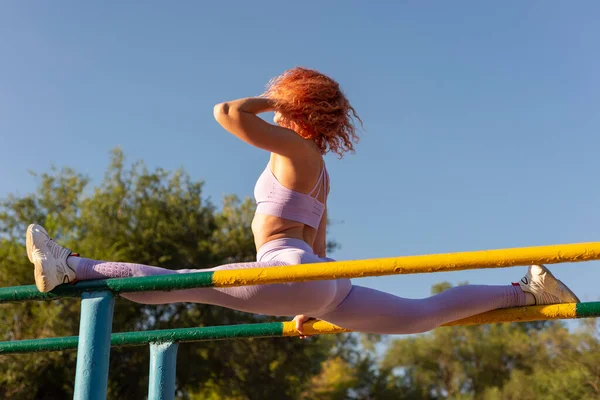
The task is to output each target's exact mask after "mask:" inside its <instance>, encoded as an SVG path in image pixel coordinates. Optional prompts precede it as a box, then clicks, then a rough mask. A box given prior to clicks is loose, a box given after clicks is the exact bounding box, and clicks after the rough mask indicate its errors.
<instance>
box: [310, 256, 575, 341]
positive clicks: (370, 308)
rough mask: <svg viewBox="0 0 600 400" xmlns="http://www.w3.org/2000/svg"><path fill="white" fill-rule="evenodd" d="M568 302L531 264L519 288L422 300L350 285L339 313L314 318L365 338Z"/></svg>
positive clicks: (477, 288)
mask: <svg viewBox="0 0 600 400" xmlns="http://www.w3.org/2000/svg"><path fill="white" fill-rule="evenodd" d="M528 297H529V298H530V299H531V301H528ZM570 302H579V299H578V298H577V296H575V294H574V293H573V292H571V290H570V289H569V288H568V287H566V286H565V285H564V284H563V283H562V282H560V281H559V280H557V279H556V278H555V277H554V276H553V275H552V273H551V272H550V271H549V270H548V269H547V268H546V267H544V266H543V265H542V266H539V265H532V266H530V267H529V270H528V273H527V275H526V276H525V277H524V278H523V279H522V280H521V281H520V282H519V284H513V285H504V286H484V285H467V286H458V287H454V288H451V289H448V290H446V291H444V292H442V293H439V294H437V295H435V296H431V297H428V298H425V299H405V298H402V297H398V296H394V295H391V294H389V293H384V292H380V291H378V290H374V289H370V288H365V287H361V286H353V287H352V290H351V291H350V294H349V295H348V296H347V297H346V298H345V299H344V300H343V301H342V302H341V303H340V304H339V305H338V306H337V308H335V309H334V310H333V311H331V312H329V313H327V314H324V315H318V316H315V317H318V318H320V319H322V320H324V321H327V322H330V323H332V324H335V325H338V326H341V327H344V328H347V329H351V330H356V331H360V332H365V333H378V334H409V333H421V332H427V331H429V330H432V329H434V328H437V327H439V326H440V325H443V324H445V323H448V322H451V321H456V320H459V319H462V318H466V317H470V316H473V315H476V314H480V313H483V312H486V311H491V310H495V309H498V308H509V307H519V306H525V305H531V304H553V303H570Z"/></svg>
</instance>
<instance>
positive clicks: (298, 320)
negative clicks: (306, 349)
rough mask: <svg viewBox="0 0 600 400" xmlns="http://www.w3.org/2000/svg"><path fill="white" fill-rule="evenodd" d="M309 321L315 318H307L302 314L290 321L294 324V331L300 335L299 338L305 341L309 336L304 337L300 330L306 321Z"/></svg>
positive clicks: (302, 331)
mask: <svg viewBox="0 0 600 400" xmlns="http://www.w3.org/2000/svg"><path fill="white" fill-rule="evenodd" d="M311 319H315V318H312V317H309V316H307V315H304V314H300V315H296V316H295V317H294V319H293V320H292V321H295V322H296V330H297V331H298V332H300V333H301V335H300V336H299V337H300V339H305V338H307V337H309V336H310V335H304V329H303V328H302V324H303V323H305V322H307V321H310V320H311Z"/></svg>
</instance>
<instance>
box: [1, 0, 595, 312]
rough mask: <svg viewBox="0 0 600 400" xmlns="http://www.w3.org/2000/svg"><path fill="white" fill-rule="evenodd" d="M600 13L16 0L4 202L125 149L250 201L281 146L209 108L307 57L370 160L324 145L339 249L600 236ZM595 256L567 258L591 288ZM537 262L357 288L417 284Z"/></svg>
mask: <svg viewBox="0 0 600 400" xmlns="http://www.w3.org/2000/svg"><path fill="white" fill-rule="evenodd" d="M599 20H600V4H599V3H598V2H595V1H583V0H581V1H578V2H559V1H555V2H546V1H526V2H523V1H504V2H495V3H491V2H479V1H455V2H417V1H405V2H367V1H331V2H322V1H320V2H317V1H303V2H281V1H279V2H276V1H255V2H237V1H228V2H210V3H209V2H200V1H179V2H171V3H167V2H161V1H147V2H143V4H141V2H102V4H101V3H100V2H77V1H62V2H37V3H36V4H35V5H33V3H28V2H20V1H14V0H9V1H4V2H2V4H1V5H0V57H1V60H2V62H0V137H1V142H0V143H1V147H0V148H1V149H2V152H1V157H0V197H5V196H6V195H8V194H9V193H16V194H26V193H28V192H30V191H32V190H34V188H35V186H36V181H35V180H34V179H33V178H32V177H31V176H30V175H29V174H28V170H33V171H38V172H41V171H45V170H47V169H48V168H49V167H50V165H51V164H55V165H57V166H59V167H61V166H70V167H73V168H75V169H77V170H79V171H81V172H84V173H87V174H89V175H90V177H91V178H92V179H93V182H94V183H98V182H99V181H100V180H101V179H102V176H103V173H104V170H105V168H106V166H107V163H108V156H109V152H110V150H111V149H113V148H114V147H116V146H121V147H122V148H123V150H124V152H125V154H126V156H127V157H128V160H129V161H135V160H138V159H143V160H144V161H145V162H146V163H147V164H148V165H149V166H150V167H163V168H167V169H175V168H179V167H183V168H185V169H186V170H187V171H189V172H190V173H191V175H192V176H193V177H194V178H195V179H203V180H205V181H206V193H205V194H206V196H208V197H210V198H211V199H212V201H214V202H216V203H219V202H220V199H221V197H222V196H223V195H225V194H230V193H235V194H237V195H238V196H240V197H242V198H243V197H246V196H251V195H252V190H253V186H254V183H255V180H256V178H257V177H258V175H259V174H260V172H261V171H262V169H263V168H264V166H265V163H266V162H267V157H268V154H266V153H265V152H263V151H261V150H258V149H254V148H250V147H248V146H247V145H246V144H244V143H242V142H241V141H239V140H237V139H236V138H234V137H233V136H231V135H229V134H228V133H226V132H225V131H224V130H222V129H221V128H220V127H219V126H218V125H217V123H216V122H215V121H214V120H213V118H212V107H213V105H214V104H215V103H217V102H221V101H225V100H229V99H232V98H239V97H247V96H253V95H257V94H259V93H261V92H262V90H263V88H264V85H265V84H266V82H267V81H268V80H269V79H270V78H271V77H272V76H274V75H277V74H280V73H281V72H283V71H284V70H285V69H287V68H291V67H294V66H297V65H302V66H306V67H311V68H316V69H318V70H321V71H322V72H324V73H327V74H329V75H331V76H332V77H333V78H335V79H336V80H338V81H339V82H340V83H341V85H342V87H343V89H344V90H345V92H346V94H347V95H348V97H349V98H350V100H351V102H352V103H353V105H354V106H355V108H356V109H357V111H358V113H359V114H360V116H361V117H362V119H363V120H364V122H365V128H366V130H365V132H363V133H362V139H361V143H360V144H359V145H358V146H357V152H356V155H348V156H347V157H345V158H344V159H343V160H338V159H336V157H334V156H328V157H327V163H328V168H329V171H330V174H331V178H332V192H331V195H330V200H329V214H330V217H331V219H332V220H333V222H334V225H332V227H331V235H332V237H333V238H335V239H336V240H337V241H339V242H340V243H341V244H342V249H341V250H339V251H337V252H336V253H335V254H332V256H333V257H335V258H338V259H364V258H373V257H391V256H400V255H412V254H425V253H440V252H453V251H468V250H480V249H492V248H504V247H521V246H533V245H546V244H558V243H572V242H586V241H596V240H598V239H599V237H598V228H597V227H598V225H599V220H600V211H599V209H598V200H599V199H600V186H599V185H598V171H599V167H600V161H598V157H597V154H598V150H597V149H598V146H599V145H600V139H599V138H598V132H599V131H600V113H599V112H598V104H600V78H598V71H600V53H599V52H598V41H599V39H600V25H599V24H598V21H599ZM267 117H268V116H267ZM182 229H185V228H184V227H182ZM598 267H599V263H597V262H592V263H581V264H568V265H560V266H555V267H554V268H553V270H554V271H555V272H556V273H557V274H558V275H559V277H560V278H561V279H563V280H564V281H565V282H566V283H568V284H569V285H571V286H572V288H573V289H574V290H575V291H576V292H577V293H578V294H579V295H580V297H581V298H582V300H587V301H590V300H596V299H598V297H599V295H600V291H599V290H598V289H597V285H596V284H595V282H598V281H600V268H598ZM524 271H525V268H511V269H499V270H485V271H468V272H455V273H444V274H431V275H413V276H394V277H385V278H366V279H361V280H360V281H359V280H357V281H356V283H360V284H363V285H367V286H371V287H375V288H378V289H381V290H386V291H390V292H392V293H394V294H397V295H400V296H404V297H422V296H426V295H428V293H429V290H430V287H431V285H432V284H433V283H436V282H438V281H440V280H449V281H450V282H452V283H458V282H461V281H466V280H468V281H470V282H472V283H490V284H505V283H509V282H510V281H511V280H512V281H516V280H518V279H520V277H521V276H522V274H523V273H524Z"/></svg>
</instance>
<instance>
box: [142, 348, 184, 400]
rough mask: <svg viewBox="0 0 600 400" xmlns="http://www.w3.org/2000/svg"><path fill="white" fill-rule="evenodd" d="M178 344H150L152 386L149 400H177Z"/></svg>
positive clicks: (150, 385)
mask: <svg viewBox="0 0 600 400" xmlns="http://www.w3.org/2000/svg"><path fill="white" fill-rule="evenodd" d="M176 366H177V343H152V344H150V384H149V385H148V400H173V399H174V398H175V368H176Z"/></svg>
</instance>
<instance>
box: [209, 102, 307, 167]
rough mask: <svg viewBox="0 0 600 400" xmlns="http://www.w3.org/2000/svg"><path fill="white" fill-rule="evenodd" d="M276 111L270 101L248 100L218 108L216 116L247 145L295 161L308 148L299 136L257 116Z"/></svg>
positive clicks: (215, 112) (218, 105)
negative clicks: (299, 151)
mask: <svg viewBox="0 0 600 400" xmlns="http://www.w3.org/2000/svg"><path fill="white" fill-rule="evenodd" d="M268 111H274V108H273V103H272V101H271V100H269V99H266V98H253V97H250V98H245V99H239V100H232V101H227V102H224V103H220V104H217V105H216V106H215V107H214V110H213V114H214V116H215V119H216V120H217V122H218V123H219V124H221V126H222V127H223V128H225V129H226V130H227V131H229V132H230V133H232V134H234V135H235V136H236V137H238V138H240V139H241V140H243V141H244V142H246V143H248V144H251V145H253V146H255V147H258V148H260V149H263V150H267V151H270V152H271V153H275V154H279V155H282V156H286V157H290V158H295V157H297V156H298V150H299V149H303V148H306V145H305V143H304V142H305V141H304V139H302V138H301V137H300V136H299V135H298V134H297V133H296V132H294V131H292V130H290V129H287V128H283V127H281V126H277V125H272V124H269V123H267V122H265V121H264V120H263V119H262V118H260V117H258V116H257V115H256V114H259V113H262V112H268Z"/></svg>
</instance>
